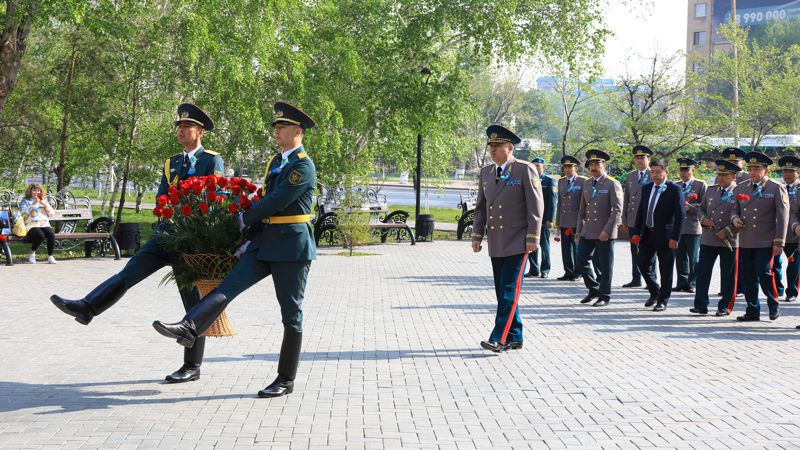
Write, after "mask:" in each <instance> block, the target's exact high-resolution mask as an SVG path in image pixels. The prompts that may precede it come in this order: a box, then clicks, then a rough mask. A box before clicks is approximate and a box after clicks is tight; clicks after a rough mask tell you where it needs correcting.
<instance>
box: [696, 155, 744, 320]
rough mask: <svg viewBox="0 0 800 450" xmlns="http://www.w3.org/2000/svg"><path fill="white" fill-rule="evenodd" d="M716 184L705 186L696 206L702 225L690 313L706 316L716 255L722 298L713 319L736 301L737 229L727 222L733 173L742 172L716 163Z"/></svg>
mask: <svg viewBox="0 0 800 450" xmlns="http://www.w3.org/2000/svg"><path fill="white" fill-rule="evenodd" d="M716 166H717V178H716V180H717V183H718V184H715V185H713V186H711V187H709V188H708V189H707V190H706V192H705V195H704V196H703V200H702V201H701V202H700V204H699V205H698V207H697V208H698V219H699V220H700V223H701V225H702V226H703V230H702V231H703V234H702V237H701V238H700V260H699V261H698V262H697V290H696V292H695V295H694V307H693V308H691V309H690V310H689V312H691V313H693V314H701V315H705V314H708V304H709V298H708V288H709V286H710V285H711V273H712V272H713V269H714V262H716V260H717V256H719V270H720V278H721V288H722V298H721V299H720V300H719V303H718V304H717V312H716V316H717V317H721V316H727V315H728V314H729V306H730V307H732V305H733V301H734V300H735V299H736V292H734V286H736V282H737V280H736V267H735V266H736V253H737V248H738V245H739V239H738V230H737V229H736V228H734V226H733V225H732V223H731V213H732V211H733V206H734V204H735V203H736V197H735V196H734V189H735V188H736V181H735V179H736V174H737V173H739V172H740V171H741V170H742V169H741V168H739V166H737V165H736V164H734V163H733V162H732V161H727V160H724V159H720V160H717V161H716Z"/></svg>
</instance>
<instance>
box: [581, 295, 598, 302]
mask: <svg viewBox="0 0 800 450" xmlns="http://www.w3.org/2000/svg"><path fill="white" fill-rule="evenodd" d="M596 298H597V296H596V295H594V294H588V295H587V296H586V297H583V300H581V303H589V302H591V301H592V300H594V299H596Z"/></svg>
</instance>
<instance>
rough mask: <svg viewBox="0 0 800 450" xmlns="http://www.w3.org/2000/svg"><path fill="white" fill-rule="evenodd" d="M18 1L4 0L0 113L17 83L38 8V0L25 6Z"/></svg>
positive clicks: (0, 45) (0, 46) (0, 61)
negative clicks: (4, 18) (4, 17)
mask: <svg viewBox="0 0 800 450" xmlns="http://www.w3.org/2000/svg"><path fill="white" fill-rule="evenodd" d="M20 3H21V2H19V1H18V0H6V23H5V24H4V26H3V32H2V34H0V113H2V112H3V108H5V106H6V102H8V97H9V95H11V91H13V90H14V87H15V86H16V85H17V78H18V76H19V66H20V62H21V61H22V57H23V55H24V54H25V49H26V48H27V47H28V35H29V34H30V32H31V26H32V25H33V18H34V16H35V14H36V11H37V10H38V9H39V2H38V1H34V2H31V3H30V4H29V5H27V7H23V6H22V5H20Z"/></svg>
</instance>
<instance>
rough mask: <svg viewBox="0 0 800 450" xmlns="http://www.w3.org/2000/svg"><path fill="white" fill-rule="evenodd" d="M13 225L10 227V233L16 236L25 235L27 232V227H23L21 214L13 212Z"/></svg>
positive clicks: (23, 222)
mask: <svg viewBox="0 0 800 450" xmlns="http://www.w3.org/2000/svg"><path fill="white" fill-rule="evenodd" d="M13 222H14V225H13V226H12V227H11V234H13V235H14V236H17V237H21V238H22V237H25V236H26V235H27V234H28V229H27V228H25V220H23V219H22V214H20V213H14V219H13Z"/></svg>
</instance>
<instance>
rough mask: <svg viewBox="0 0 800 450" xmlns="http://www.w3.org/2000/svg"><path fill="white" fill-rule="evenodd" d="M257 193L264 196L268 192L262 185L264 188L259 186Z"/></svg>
mask: <svg viewBox="0 0 800 450" xmlns="http://www.w3.org/2000/svg"><path fill="white" fill-rule="evenodd" d="M256 194H257V195H258V196H259V197H263V196H264V195H265V194H266V192H265V191H264V188H263V187H262V188H258V192H257V193H256Z"/></svg>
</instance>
